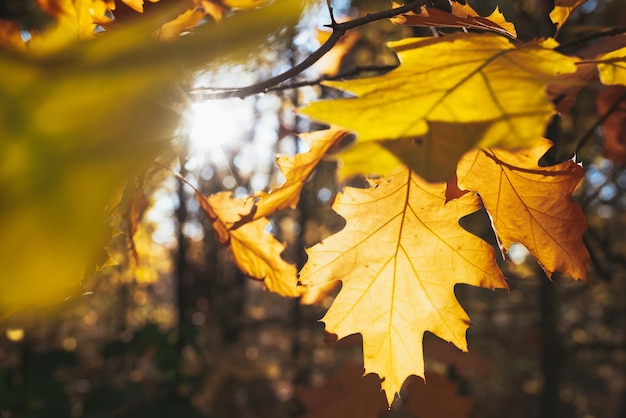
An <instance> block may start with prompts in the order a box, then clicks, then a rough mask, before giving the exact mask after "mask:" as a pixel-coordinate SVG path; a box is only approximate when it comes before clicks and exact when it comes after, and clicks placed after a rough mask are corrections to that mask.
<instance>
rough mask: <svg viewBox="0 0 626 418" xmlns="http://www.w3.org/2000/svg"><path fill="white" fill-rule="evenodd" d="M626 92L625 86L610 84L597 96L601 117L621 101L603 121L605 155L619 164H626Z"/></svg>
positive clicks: (597, 105)
mask: <svg viewBox="0 0 626 418" xmlns="http://www.w3.org/2000/svg"><path fill="white" fill-rule="evenodd" d="M624 94H626V87H625V86H619V85H617V86H610V87H607V88H606V89H605V90H602V91H601V92H600V93H598V95H597V96H596V107H597V109H598V115H599V117H602V116H603V115H604V114H605V113H606V112H608V111H609V109H610V108H611V107H612V106H613V105H614V104H615V102H616V101H617V100H620V103H619V105H618V107H617V109H615V111H613V113H611V114H610V115H609V116H608V117H607V118H606V119H605V120H604V122H602V134H603V135H604V156H605V157H606V158H608V159H609V160H611V161H614V162H616V163H617V164H626V100H624V99H623V95H624Z"/></svg>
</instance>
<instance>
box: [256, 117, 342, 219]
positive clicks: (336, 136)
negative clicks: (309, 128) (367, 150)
mask: <svg viewBox="0 0 626 418" xmlns="http://www.w3.org/2000/svg"><path fill="white" fill-rule="evenodd" d="M348 134H349V132H347V131H344V130H341V129H327V130H323V131H316V132H310V133H307V134H300V135H299V136H300V137H301V138H302V139H303V140H304V141H305V142H306V143H307V144H308V145H309V147H310V149H309V151H307V152H304V153H300V154H297V155H295V156H293V157H278V158H277V159H276V163H277V164H278V167H279V168H280V171H281V172H282V173H283V175H284V176H285V179H286V180H285V183H284V184H283V185H282V186H280V187H279V188H277V189H275V190H272V191H271V192H270V193H265V192H259V193H256V194H255V195H254V198H255V199H256V200H257V201H256V204H255V206H256V209H255V212H254V218H255V219H257V218H261V217H264V216H268V215H270V214H272V213H275V212H277V211H279V210H281V209H285V208H287V207H291V208H295V207H296V205H297V204H298V201H299V200H300V191H301V190H302V187H303V186H304V182H305V181H306V179H308V178H309V176H310V175H311V173H312V172H313V170H314V169H315V167H317V164H318V163H319V162H320V161H321V160H322V158H324V156H325V155H326V152H327V151H328V150H329V149H330V148H331V147H332V146H333V145H335V144H336V143H337V142H338V141H340V140H341V139H342V138H344V137H346V136H347V135H348Z"/></svg>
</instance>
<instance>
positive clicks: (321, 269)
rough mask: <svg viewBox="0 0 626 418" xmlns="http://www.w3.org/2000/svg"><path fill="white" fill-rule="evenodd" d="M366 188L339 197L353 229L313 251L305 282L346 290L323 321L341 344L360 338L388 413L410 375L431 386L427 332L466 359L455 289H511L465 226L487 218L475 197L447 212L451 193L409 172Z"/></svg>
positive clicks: (465, 321)
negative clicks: (464, 221)
mask: <svg viewBox="0 0 626 418" xmlns="http://www.w3.org/2000/svg"><path fill="white" fill-rule="evenodd" d="M369 182H370V185H371V187H370V188H367V189H357V188H351V187H346V188H345V189H344V191H343V193H340V194H339V195H337V198H336V199H335V203H334V204H333V209H334V210H335V211H336V212H337V213H338V214H339V215H341V216H342V217H344V218H345V219H346V226H345V228H344V229H343V230H341V231H340V232H338V233H337V234H335V235H332V236H330V237H329V238H327V239H326V240H324V241H323V242H322V243H320V244H317V245H315V246H314V247H312V248H310V249H309V250H307V253H308V255H309V260H308V261H307V263H306V264H305V266H304V268H303V269H302V271H301V273H300V280H301V282H302V283H303V284H304V285H309V286H315V285H320V284H324V283H327V282H329V281H332V280H341V281H342V283H343V286H342V288H341V291H340V292H339V294H338V296H337V298H336V299H335V300H334V302H333V304H332V306H331V307H330V309H329V310H328V312H327V313H326V315H325V316H324V318H322V321H323V322H325V324H326V330H327V331H328V332H330V333H333V334H336V335H337V336H338V337H339V338H343V337H345V336H348V335H350V334H355V333H361V334H362V336H363V355H364V365H365V371H366V373H377V374H378V375H379V376H380V377H381V378H384V380H383V382H382V388H383V389H384V390H385V392H386V396H387V401H388V403H389V404H391V402H392V401H393V399H394V397H395V394H396V393H397V392H399V391H400V387H401V386H402V382H403V381H404V380H405V379H406V378H407V377H408V376H409V375H412V374H415V375H418V376H422V377H423V376H424V357H423V348H422V341H423V336H424V332H426V331H429V332H432V333H433V334H435V335H437V336H439V337H440V338H442V339H444V340H446V341H450V342H452V343H453V344H455V345H456V346H457V347H458V348H459V349H461V350H463V351H466V350H467V342H466V337H465V333H466V330H467V328H468V326H469V324H470V320H469V317H468V316H467V314H466V313H465V311H464V310H463V308H462V307H461V305H460V304H459V303H458V301H457V300H456V298H455V296H454V286H455V285H456V284H470V285H474V286H481V287H485V288H489V289H495V288H506V286H507V285H506V282H505V280H504V277H503V276H502V273H501V272H500V270H499V268H498V266H497V265H496V262H495V256H494V251H493V249H492V248H491V247H490V246H489V245H488V244H487V243H486V242H484V241H483V240H481V239H480V238H478V237H477V236H475V235H472V234H471V233H469V232H467V231H466V230H464V229H463V228H461V227H460V226H459V224H458V220H459V219H460V218H461V217H463V216H465V215H468V214H470V213H473V212H475V211H477V210H478V209H480V207H481V204H480V200H479V199H478V198H477V196H476V195H473V194H470V193H467V194H465V195H463V196H461V197H460V198H458V199H454V200H451V201H449V202H448V203H445V200H446V197H445V189H446V186H445V184H444V183H438V184H429V183H427V182H425V181H424V180H422V179H421V178H420V177H418V176H417V175H415V174H412V173H411V171H410V170H409V169H407V168H403V169H401V170H400V171H398V172H396V173H394V174H393V175H391V176H389V177H384V178H380V179H370V180H369Z"/></svg>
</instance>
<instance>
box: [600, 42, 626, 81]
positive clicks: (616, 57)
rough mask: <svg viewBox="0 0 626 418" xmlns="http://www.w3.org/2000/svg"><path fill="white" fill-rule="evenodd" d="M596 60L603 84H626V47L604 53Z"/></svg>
mask: <svg viewBox="0 0 626 418" xmlns="http://www.w3.org/2000/svg"><path fill="white" fill-rule="evenodd" d="M596 62H598V71H599V73H600V81H602V83H603V84H606V85H609V86H610V85H615V84H621V85H623V86H626V47H624V48H620V49H618V50H616V51H612V52H609V53H607V54H604V55H602V56H601V57H599V58H598V59H597V60H596Z"/></svg>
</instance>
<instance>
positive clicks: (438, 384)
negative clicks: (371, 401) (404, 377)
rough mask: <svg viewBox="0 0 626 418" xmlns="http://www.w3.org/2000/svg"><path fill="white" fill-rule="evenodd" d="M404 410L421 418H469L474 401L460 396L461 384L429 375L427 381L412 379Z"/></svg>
mask: <svg viewBox="0 0 626 418" xmlns="http://www.w3.org/2000/svg"><path fill="white" fill-rule="evenodd" d="M404 392H406V395H405V397H404V399H405V400H404V403H403V405H404V409H405V410H406V411H407V412H411V413H413V414H415V416H417V417H419V418H442V417H445V418H467V417H469V416H470V414H471V412H472V409H473V407H474V400H473V399H472V398H470V397H468V396H463V395H460V394H459V383H458V382H454V381H452V380H448V379H447V378H445V377H444V376H442V375H440V374H437V373H427V374H426V381H422V380H420V379H410V380H409V381H408V382H407V385H406V390H405V391H404Z"/></svg>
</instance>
